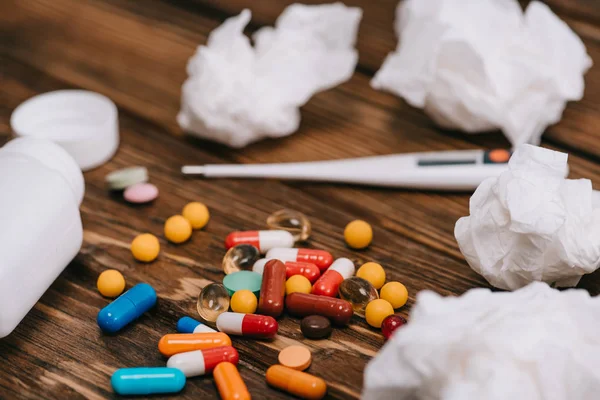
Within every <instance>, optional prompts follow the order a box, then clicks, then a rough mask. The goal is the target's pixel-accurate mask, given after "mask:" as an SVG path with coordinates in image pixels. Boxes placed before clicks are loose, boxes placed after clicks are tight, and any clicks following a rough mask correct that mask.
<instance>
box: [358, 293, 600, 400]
mask: <svg viewBox="0 0 600 400" xmlns="http://www.w3.org/2000/svg"><path fill="white" fill-rule="evenodd" d="M599 331H600V298H598V297H594V298H592V297H590V296H589V294H588V293H587V292H586V291H584V290H568V291H565V292H560V291H558V290H555V289H551V288H550V287H548V286H547V285H546V284H544V283H539V282H536V283H532V284H530V285H529V286H527V287H525V288H523V289H521V290H518V291H516V292H498V293H492V292H490V291H489V290H487V289H473V290H470V291H469V292H467V293H466V294H465V295H463V296H461V297H458V298H455V297H441V296H439V295H437V294H435V293H433V292H428V291H425V292H421V293H419V294H418V295H417V301H416V304H415V306H414V307H413V309H412V312H411V318H410V321H409V323H408V324H407V325H406V326H404V327H402V328H400V329H398V330H397V331H396V332H395V333H394V335H393V336H392V338H391V339H390V341H389V342H388V343H387V344H386V345H385V346H384V347H383V348H382V350H381V351H380V353H379V354H378V355H377V356H376V357H375V358H374V359H373V360H372V361H371V362H370V363H369V365H368V366H367V369H366V371H365V380H364V392H363V397H362V398H363V400H374V399H377V400H404V399H406V400H408V399H410V400H421V399H423V400H425V399H427V400H438V399H443V400H484V399H485V400H507V399H510V400H575V399H577V400H595V399H598V396H599V393H600V335H598V332H599Z"/></svg>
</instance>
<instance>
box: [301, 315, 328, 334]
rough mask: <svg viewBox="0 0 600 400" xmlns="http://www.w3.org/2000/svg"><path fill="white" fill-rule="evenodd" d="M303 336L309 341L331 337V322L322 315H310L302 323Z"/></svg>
mask: <svg viewBox="0 0 600 400" xmlns="http://www.w3.org/2000/svg"><path fill="white" fill-rule="evenodd" d="M300 330H301V331H302V334H303V335H304V336H305V337H307V338H308V339H324V338H326V337H329V335H331V330H332V328H331V322H329V320H328V319H327V318H325V317H323V316H321V315H309V316H308V317H305V318H303V319H302V322H301V323H300Z"/></svg>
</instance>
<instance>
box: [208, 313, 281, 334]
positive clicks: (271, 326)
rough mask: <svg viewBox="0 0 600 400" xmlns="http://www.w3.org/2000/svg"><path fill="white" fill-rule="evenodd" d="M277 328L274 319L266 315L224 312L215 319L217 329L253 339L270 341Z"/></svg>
mask: <svg viewBox="0 0 600 400" xmlns="http://www.w3.org/2000/svg"><path fill="white" fill-rule="evenodd" d="M278 328H279V326H278V324H277V321H275V318H273V317H269V316H268V315H257V314H240V313H234V312H226V313H223V314H221V315H219V317H218V318H217V329H218V330H220V331H221V332H225V333H227V334H229V335H237V336H245V337H249V338H254V339H270V338H273V337H275V335H277V329H278Z"/></svg>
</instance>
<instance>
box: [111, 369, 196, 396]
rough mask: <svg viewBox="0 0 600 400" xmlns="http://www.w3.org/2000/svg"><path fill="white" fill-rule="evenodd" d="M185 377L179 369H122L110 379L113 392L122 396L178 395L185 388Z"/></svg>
mask: <svg viewBox="0 0 600 400" xmlns="http://www.w3.org/2000/svg"><path fill="white" fill-rule="evenodd" d="M185 380H186V379H185V375H184V374H183V372H181V371H180V370H178V369H177V368H165V367H155V368H122V369H118V370H116V371H115V373H114V374H113V375H112V377H111V378H110V384H111V385H112V388H113V390H114V391H115V392H116V393H117V394H120V395H149V394H157V393H177V392H179V391H181V390H182V389H183V387H184V386H185Z"/></svg>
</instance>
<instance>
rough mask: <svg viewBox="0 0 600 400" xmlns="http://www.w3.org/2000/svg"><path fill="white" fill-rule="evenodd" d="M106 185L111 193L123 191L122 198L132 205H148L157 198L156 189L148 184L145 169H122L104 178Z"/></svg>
mask: <svg viewBox="0 0 600 400" xmlns="http://www.w3.org/2000/svg"><path fill="white" fill-rule="evenodd" d="M106 184H107V185H108V188H109V189H110V190H113V191H123V198H124V199H125V200H126V201H127V202H129V203H134V204H143V203H149V202H151V201H153V200H154V199H156V198H157V197H158V188H157V187H156V186H154V185H153V184H151V183H148V170H147V169H146V168H145V167H130V168H123V169H120V170H117V171H114V172H111V173H110V174H108V175H107V176H106Z"/></svg>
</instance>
